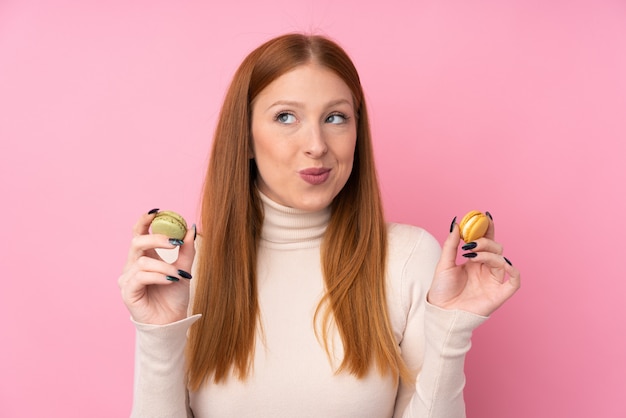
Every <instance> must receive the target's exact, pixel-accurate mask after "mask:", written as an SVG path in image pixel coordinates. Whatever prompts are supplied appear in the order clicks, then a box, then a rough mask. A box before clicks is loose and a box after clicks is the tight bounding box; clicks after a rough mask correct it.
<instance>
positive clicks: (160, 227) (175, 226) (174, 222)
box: [150, 210, 187, 239]
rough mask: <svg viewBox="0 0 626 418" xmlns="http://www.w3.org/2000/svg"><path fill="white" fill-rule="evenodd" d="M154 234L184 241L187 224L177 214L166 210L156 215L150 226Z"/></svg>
mask: <svg viewBox="0 0 626 418" xmlns="http://www.w3.org/2000/svg"><path fill="white" fill-rule="evenodd" d="M150 227H151V229H152V233H153V234H163V235H167V236H168V237H170V238H175V239H183V238H184V237H185V234H187V222H185V219H184V218H183V217H182V216H180V215H179V214H178V213H176V212H172V211H170V210H164V211H161V212H159V213H157V214H156V216H155V217H154V219H153V220H152V223H151V224H150Z"/></svg>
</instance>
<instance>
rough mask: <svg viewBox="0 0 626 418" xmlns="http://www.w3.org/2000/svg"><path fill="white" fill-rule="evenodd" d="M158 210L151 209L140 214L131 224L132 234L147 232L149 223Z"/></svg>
mask: <svg viewBox="0 0 626 418" xmlns="http://www.w3.org/2000/svg"><path fill="white" fill-rule="evenodd" d="M158 212H159V210H158V209H152V210H150V211H149V212H146V213H144V214H143V215H141V217H140V218H139V219H138V220H137V223H135V225H134V226H133V236H137V235H146V234H148V233H149V232H150V223H152V220H153V219H154V217H155V216H156V214H157V213H158Z"/></svg>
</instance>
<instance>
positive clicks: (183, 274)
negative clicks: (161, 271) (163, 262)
mask: <svg viewBox="0 0 626 418" xmlns="http://www.w3.org/2000/svg"><path fill="white" fill-rule="evenodd" d="M178 275H179V276H180V277H182V278H183V279H191V274H189V273H187V272H186V271H185V270H178Z"/></svg>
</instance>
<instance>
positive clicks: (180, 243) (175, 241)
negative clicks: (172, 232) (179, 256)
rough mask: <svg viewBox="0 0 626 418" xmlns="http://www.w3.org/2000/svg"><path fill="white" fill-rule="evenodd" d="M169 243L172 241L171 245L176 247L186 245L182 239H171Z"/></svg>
mask: <svg viewBox="0 0 626 418" xmlns="http://www.w3.org/2000/svg"><path fill="white" fill-rule="evenodd" d="M169 241H170V244H172V245H176V246H180V245H183V244H184V242H183V240H182V239H176V238H170V239H169Z"/></svg>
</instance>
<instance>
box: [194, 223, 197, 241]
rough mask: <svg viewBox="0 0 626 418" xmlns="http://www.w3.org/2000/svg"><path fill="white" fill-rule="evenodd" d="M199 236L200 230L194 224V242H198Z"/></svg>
mask: <svg viewBox="0 0 626 418" xmlns="http://www.w3.org/2000/svg"><path fill="white" fill-rule="evenodd" d="M197 236H198V228H196V224H193V240H194V241H195V240H196V237H197Z"/></svg>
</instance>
